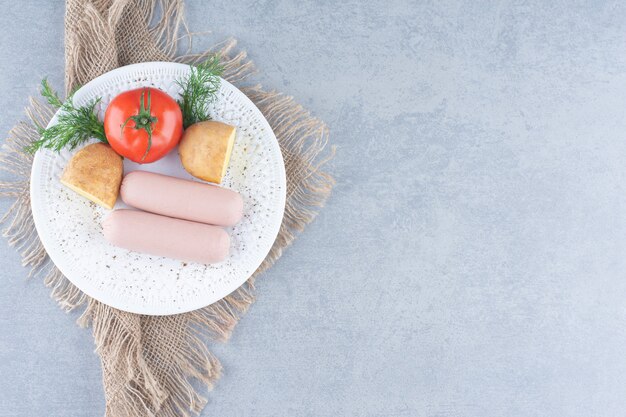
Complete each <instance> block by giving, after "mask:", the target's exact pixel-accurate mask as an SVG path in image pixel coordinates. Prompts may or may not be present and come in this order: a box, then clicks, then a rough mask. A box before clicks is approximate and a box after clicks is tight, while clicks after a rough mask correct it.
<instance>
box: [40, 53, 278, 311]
mask: <svg viewBox="0 0 626 417" xmlns="http://www.w3.org/2000/svg"><path fill="white" fill-rule="evenodd" d="M188 70H189V67H188V66H187V65H182V64H174V63H162V62H161V63H145V64H137V65H130V66H127V67H123V68H119V69H117V70H114V71H111V72H110V73H107V74H105V75H103V76H101V77H98V78H96V79H95V80H93V81H92V82H90V83H88V84H86V85H85V86H83V87H82V88H81V89H80V90H79V91H78V92H77V93H76V95H75V96H74V101H75V103H76V104H77V105H82V104H85V103H87V102H89V101H91V100H93V99H95V98H96V97H101V98H102V100H101V102H100V103H99V104H98V112H99V114H100V116H101V117H102V116H103V113H104V111H105V110H106V106H107V105H108V103H109V102H110V101H111V100H112V99H113V98H114V97H115V96H116V95H117V94H119V93H121V92H123V91H126V90H130V89H133V88H138V87H141V86H151V87H156V88H159V89H161V90H163V91H166V92H167V93H168V94H170V95H171V96H172V97H175V98H177V97H178V94H179V89H180V87H179V86H178V85H177V84H176V80H179V79H181V78H183V77H184V76H185V75H186V74H187V73H188ZM209 113H210V115H211V117H212V118H213V119H214V120H218V121H222V122H225V123H228V124H231V125H234V126H236V127H237V137H236V139H235V146H234V148H233V153H232V157H231V161H230V165H229V168H228V171H227V174H226V177H225V178H224V180H223V181H222V184H221V186H223V187H226V188H229V189H232V190H235V191H237V192H239V193H240V194H241V196H242V197H243V201H244V213H243V218H242V220H241V221H240V222H239V223H237V224H236V225H235V226H233V227H230V228H227V231H228V232H229V234H230V236H231V247H230V255H229V256H228V258H227V259H226V260H225V261H223V262H220V263H218V264H212V265H202V264H197V263H188V262H181V261H177V260H174V259H168V258H164V257H158V256H149V255H147V254H141V253H137V252H131V251H128V250H125V249H122V248H118V247H114V246H112V245H111V244H109V243H108V242H106V240H104V237H103V234H102V226H101V222H102V219H103V217H104V216H105V215H106V214H107V213H108V212H109V211H108V210H106V209H104V208H102V207H100V206H97V205H96V204H94V203H92V202H90V201H88V200H87V199H85V198H84V197H81V196H79V195H78V194H76V193H75V192H73V191H71V190H69V189H68V188H66V187H64V186H63V185H61V183H60V182H59V178H60V176H61V173H62V171H63V168H64V167H65V165H66V164H67V162H68V161H69V159H70V158H71V156H72V155H73V154H74V153H75V152H76V151H77V149H76V150H74V151H70V150H68V149H64V150H63V151H61V152H60V153H58V154H57V153H55V152H52V151H48V150H44V151H40V152H38V154H37V155H36V157H35V161H34V163H33V171H32V179H31V200H32V207H33V217H34V219H35V224H36V226H37V231H38V233H39V237H40V238H41V240H42V242H43V244H44V246H45V247H46V250H47V252H48V254H49V255H50V257H51V259H52V260H53V261H54V263H55V264H56V266H57V267H58V268H59V269H60V270H61V271H62V272H63V273H64V274H65V276H67V278H68V279H69V280H70V281H72V282H73V283H74V284H75V285H76V286H77V287H78V288H80V289H81V290H83V291H84V292H85V293H87V294H88V295H90V296H91V297H93V298H95V299H97V300H99V301H102V302H104V303H106V304H109V305H111V306H113V307H116V308H119V309H121V310H127V311H131V312H134V313H141V314H174V313H181V312H185V311H191V310H195V309H197V308H200V307H204V306H206V305H209V304H211V303H213V302H215V301H217V300H219V299H220V298H222V297H224V296H226V295H228V294H229V293H231V292H232V291H234V290H235V289H236V288H237V287H239V286H240V285H241V284H243V283H244V282H245V280H246V279H247V278H248V277H249V276H250V275H251V274H252V273H253V272H254V271H255V270H256V268H257V267H258V266H259V265H260V263H261V262H262V261H263V259H264V258H265V256H266V255H267V253H268V251H269V250H270V248H271V247H272V244H273V243H274V239H275V238H276V234H277V233H278V229H279V228H280V224H281V221H282V215H283V210H284V206H285V191H286V184H285V171H284V164H283V160H282V156H281V153H280V148H279V146H278V142H277V141H276V137H275V136H274V134H273V132H272V130H271V128H270V127H269V125H268V124H267V122H266V121H265V119H264V118H263V115H262V114H261V112H260V111H259V110H258V109H257V108H256V107H255V106H254V104H252V102H251V101H250V100H249V99H248V98H247V97H246V96H245V95H244V94H243V93H241V92H240V91H239V90H237V88H235V87H234V86H232V85H231V84H229V83H228V82H226V81H224V82H222V85H221V88H220V90H219V92H218V94H217V100H216V101H215V102H214V103H212V104H211V105H210V106H209ZM55 122H56V117H55V118H53V120H52V121H51V122H50V124H51V125H52V124H54V123H55ZM135 169H141V170H147V171H152V172H158V173H162V174H167V175H173V176H177V177H181V178H187V179H192V177H191V176H190V175H189V174H188V173H187V172H186V171H185V170H184V169H183V167H182V165H181V163H180V159H179V157H178V153H177V152H176V150H174V151H172V152H170V153H169V154H168V155H167V156H166V157H165V158H163V159H161V160H159V161H157V162H154V163H151V164H144V165H139V164H136V163H133V162H132V161H129V160H125V161H124V172H125V174H126V173H128V172H130V171H133V170H135ZM121 207H125V206H124V204H123V202H122V201H121V199H118V203H117V205H116V208H121Z"/></svg>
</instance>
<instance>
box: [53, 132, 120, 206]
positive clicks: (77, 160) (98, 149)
mask: <svg viewBox="0 0 626 417" xmlns="http://www.w3.org/2000/svg"><path fill="white" fill-rule="evenodd" d="M123 173H124V164H123V161H122V157H121V156H119V155H118V154H117V153H115V151H114V150H113V149H111V147H110V146H109V145H106V144H104V143H93V144H91V145H87V146H85V147H84V148H83V149H81V150H80V151H78V152H76V154H75V155H74V156H73V157H72V159H70V162H69V163H68V164H67V166H66V167H65V169H64V170H63V175H62V176H61V183H62V184H63V185H65V186H66V187H68V188H70V189H71V190H73V191H76V192H77V193H78V194H80V195H82V196H83V197H85V198H87V199H89V200H91V201H93V202H94V203H96V204H99V205H101V206H103V207H105V208H107V209H109V210H110V209H112V208H113V206H114V205H115V201H116V200H117V195H118V194H119V192H120V184H121V183H122V176H123Z"/></svg>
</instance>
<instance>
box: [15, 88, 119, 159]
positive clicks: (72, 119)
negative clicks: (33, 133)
mask: <svg viewBox="0 0 626 417" xmlns="http://www.w3.org/2000/svg"><path fill="white" fill-rule="evenodd" d="M41 95H42V96H43V97H44V98H45V99H46V101H47V102H48V103H49V104H50V105H52V106H53V107H54V108H56V109H61V112H60V113H59V117H58V120H57V123H56V124H55V125H54V126H51V127H49V128H47V129H46V128H45V127H43V126H41V125H37V129H38V131H39V134H40V135H41V137H40V138H39V140H36V141H35V142H33V143H32V144H30V145H29V146H27V147H26V151H27V152H29V153H35V152H36V151H37V150H38V149H41V148H46V149H52V150H54V151H56V152H59V151H60V150H61V149H63V148H64V147H66V146H69V147H70V149H74V148H76V147H77V146H78V145H80V144H82V143H83V142H86V141H87V140H89V139H91V138H96V139H98V140H100V141H101V142H104V143H108V142H107V139H106V136H105V134H104V125H103V123H102V122H101V121H100V120H99V119H98V116H96V114H95V112H94V110H95V108H96V105H97V104H98V103H99V102H100V98H98V99H95V100H91V101H90V102H89V103H87V105H86V106H82V107H75V106H74V103H73V101H72V97H73V94H71V95H70V96H69V97H68V98H67V99H66V100H65V102H63V101H61V99H60V98H59V95H58V94H57V93H56V92H55V91H54V90H52V88H51V87H50V84H49V83H48V80H47V79H45V78H44V79H43V80H42V81H41Z"/></svg>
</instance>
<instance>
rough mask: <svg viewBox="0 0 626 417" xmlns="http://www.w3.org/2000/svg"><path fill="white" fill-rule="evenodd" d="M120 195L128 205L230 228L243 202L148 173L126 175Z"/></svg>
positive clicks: (216, 190) (206, 187)
mask: <svg viewBox="0 0 626 417" xmlns="http://www.w3.org/2000/svg"><path fill="white" fill-rule="evenodd" d="M120 194H121V196H122V200H124V202H125V203H126V204H128V205H129V206H132V207H136V208H138V209H141V210H145V211H149V212H152V213H156V214H162V215H164V216H169V217H175V218H177V219H185V220H191V221H194V222H201V223H207V224H214V225H216V226H232V225H234V224H236V223H237V222H238V221H239V220H241V216H242V214H243V200H242V199H241V196H240V195H239V194H238V193H236V192H234V191H231V190H228V189H226V188H221V187H218V186H216V185H209V184H205V183H202V182H197V181H189V180H183V179H181V178H175V177H168V176H167V175H161V174H155V173H152V172H145V171H134V172H131V173H130V174H128V175H126V176H125V177H124V180H123V181H122V188H121V190H120Z"/></svg>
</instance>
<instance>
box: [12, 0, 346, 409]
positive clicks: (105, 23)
mask: <svg viewBox="0 0 626 417" xmlns="http://www.w3.org/2000/svg"><path fill="white" fill-rule="evenodd" d="M192 37H193V35H192V34H190V33H189V31H188V30H187V27H186V25H185V23H184V16H183V1H182V0H161V1H146V0H134V1H133V0H67V2H66V14H65V63H66V67H65V81H66V86H65V87H66V91H71V90H72V89H74V88H75V87H77V86H79V85H83V84H85V83H87V82H88V81H90V80H91V79H93V78H95V77H97V76H99V75H100V74H103V73H105V72H107V71H110V70H112V69H114V68H117V67H120V66H123V65H127V64H132V63H137V62H145V61H176V62H184V63H194V62H199V61H202V60H203V59H204V58H205V57H206V56H207V54H209V53H219V54H221V56H222V62H223V63H224V64H225V75H224V77H225V78H226V79H227V80H228V81H230V82H231V83H234V84H235V85H238V86H240V87H242V81H244V80H246V81H247V82H249V76H250V75H252V74H253V73H254V68H253V65H252V63H251V62H250V61H249V60H248V59H247V58H246V54H245V52H241V51H240V52H234V51H235V42H234V41H233V40H228V41H225V42H223V43H221V44H218V45H217V46H216V47H215V48H212V49H211V50H209V51H206V52H205V53H201V54H192V53H190V52H189V51H190V49H191V47H188V48H187V49H188V51H187V52H186V53H185V52H184V53H182V54H181V53H180V52H179V51H180V49H182V48H181V46H183V44H184V43H185V41H186V44H187V45H190V44H191V39H192ZM242 91H244V93H245V94H247V95H248V97H250V99H252V101H253V102H254V103H255V104H256V105H257V106H258V107H259V109H260V110H261V112H262V113H263V114H264V115H265V117H266V118H267V120H268V122H269V123H270V125H271V126H272V129H273V130H274V133H275V134H276V137H277V138H278V141H279V143H280V147H281V150H282V153H283V158H284V160H285V168H286V172H287V204H286V207H285V216H284V219H283V222H282V226H281V228H280V232H279V234H278V238H277V239H276V242H275V243H274V246H273V247H272V249H271V251H270V253H269V255H268V256H267V258H266V259H265V261H264V262H263V264H262V265H261V266H260V267H259V269H258V270H257V271H256V272H255V273H254V275H253V276H252V277H251V278H250V279H249V280H248V281H247V282H246V283H245V284H244V285H243V286H242V287H240V288H239V289H238V290H236V291H235V292H234V293H232V294H231V295H229V296H227V297H226V298H224V299H222V300H221V301H219V302H217V303H215V304H213V305H210V306H208V307H205V308H202V309H200V310H196V311H193V312H190V313H185V314H179V315H175V316H163V317H153V316H142V315H137V314H131V313H127V312H123V311H120V310H116V309H114V308H111V307H108V306H106V305H104V304H102V303H100V302H98V301H96V300H94V299H92V298H90V297H88V296H86V295H85V294H83V293H82V292H81V291H80V290H79V289H78V288H76V287H75V286H74V285H72V284H71V283H70V282H69V281H68V280H67V279H66V278H65V277H64V276H63V275H62V274H61V273H60V272H59V270H58V269H57V268H56V267H55V266H54V265H53V264H52V262H51V261H50V259H49V258H48V256H47V254H46V252H45V250H44V248H43V246H42V244H41V242H40V240H39V237H38V236H37V232H36V230H35V226H34V223H33V218H32V214H31V208H30V197H29V176H30V170H31V165H32V156H31V155H28V154H26V153H24V152H23V148H24V146H25V145H27V144H29V143H31V142H32V141H33V140H35V139H37V136H38V135H37V130H36V128H35V126H36V124H39V125H43V126H45V125H46V124H47V123H48V121H49V120H50V118H51V117H52V114H53V111H52V109H50V108H49V107H47V106H46V105H44V104H41V103H40V102H39V101H37V100H33V99H31V105H30V106H29V108H28V109H27V114H28V117H29V120H28V121H25V122H21V123H19V124H17V125H16V126H15V127H14V128H13V129H12V130H11V131H10V133H9V137H8V138H7V140H6V143H5V145H4V146H3V150H2V154H1V155H0V169H2V170H3V171H5V174H7V175H6V176H7V177H8V178H9V180H7V181H3V182H0V195H2V196H4V197H9V198H12V199H14V200H15V203H14V204H13V205H12V206H11V208H10V209H9V211H8V212H7V213H6V215H5V216H4V217H3V218H2V222H3V223H4V224H5V230H4V235H5V236H6V237H7V238H8V240H9V243H10V244H11V245H13V246H14V247H16V248H17V250H19V251H20V253H21V255H22V262H23V264H24V266H27V267H29V268H30V269H31V275H33V274H34V275H39V274H41V275H42V276H44V280H45V284H46V285H47V286H49V287H51V288H52V296H53V297H54V298H55V299H56V300H57V301H58V302H59V304H60V305H61V306H62V308H64V309H66V310H73V309H76V308H79V307H82V308H84V312H83V313H82V315H81V317H80V319H79V323H80V324H81V325H84V326H88V325H91V326H92V328H93V336H94V339H95V344H96V352H97V353H98V355H100V358H101V361H102V374H103V384H104V392H105V397H106V410H105V415H106V416H108V417H125V416H133V417H136V416H167V417H169V416H172V417H173V416H192V415H196V414H198V413H200V411H201V410H202V408H203V407H204V405H205V404H206V399H205V398H204V396H203V394H201V393H200V392H198V389H197V387H198V386H200V387H202V386H204V387H207V388H210V387H211V386H212V384H213V383H214V382H215V381H216V380H217V379H218V378H219V376H220V371H221V366H220V363H219V361H218V360H217V359H216V358H215V357H214V356H213V355H212V354H211V353H210V352H209V350H208V349H207V346H206V342H207V341H209V340H217V341H225V340H227V339H228V337H229V335H230V334H231V332H232V330H233V328H234V326H235V325H236V324H237V321H238V320H239V318H240V317H241V315H242V314H243V313H244V312H245V311H246V309H247V308H248V307H249V306H250V305H251V304H252V302H253V301H254V291H253V289H254V288H253V283H254V279H255V277H256V276H258V274H260V273H261V272H263V271H265V270H267V269H268V268H269V267H271V266H272V265H273V264H274V262H276V260H277V259H278V258H279V257H280V256H281V254H282V252H283V250H284V249H285V248H286V247H287V246H289V244H290V243H291V242H292V241H293V240H294V239H295V237H296V235H297V234H298V233H299V232H301V231H302V230H303V229H304V227H305V225H306V224H308V223H310V222H311V221H312V220H313V219H314V217H315V216H316V214H317V209H318V207H320V206H322V205H323V204H324V202H325V201H326V199H327V198H328V196H329V194H330V192H331V189H332V187H333V184H334V182H333V179H332V177H331V176H329V175H328V174H327V173H325V172H323V171H322V170H321V167H322V165H324V163H325V162H326V161H328V159H330V158H331V157H332V153H333V152H332V149H330V150H328V151H324V148H325V145H326V143H327V140H328V132H327V128H326V126H325V125H324V123H323V122H321V121H319V120H317V119H314V118H312V117H311V116H310V115H309V113H308V112H307V111H306V110H304V109H303V108H302V107H301V106H299V105H297V104H296V103H294V102H293V100H292V99H291V98H290V97H286V96H284V95H281V94H279V93H276V92H267V91H264V90H263V89H262V88H261V87H260V86H256V87H247V88H242ZM194 381H195V382H194ZM197 381H200V384H198V383H197ZM202 391H206V390H205V389H202Z"/></svg>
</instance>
